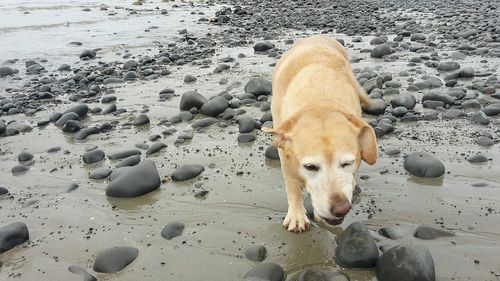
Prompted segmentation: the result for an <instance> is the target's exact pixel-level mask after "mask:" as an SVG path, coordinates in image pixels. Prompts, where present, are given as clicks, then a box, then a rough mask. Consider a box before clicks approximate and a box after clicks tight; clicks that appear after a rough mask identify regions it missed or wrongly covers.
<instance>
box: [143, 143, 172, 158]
mask: <svg viewBox="0 0 500 281" xmlns="http://www.w3.org/2000/svg"><path fill="white" fill-rule="evenodd" d="M165 147H167V145H166V144H164V143H162V142H155V143H153V144H152V145H151V146H150V147H149V148H148V150H146V155H151V154H154V153H157V152H159V151H160V150H162V149H164V148H165Z"/></svg>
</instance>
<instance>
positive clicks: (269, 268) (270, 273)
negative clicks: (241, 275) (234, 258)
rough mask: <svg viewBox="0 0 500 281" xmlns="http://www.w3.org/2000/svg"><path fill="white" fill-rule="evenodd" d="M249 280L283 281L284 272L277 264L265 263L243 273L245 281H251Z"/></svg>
mask: <svg viewBox="0 0 500 281" xmlns="http://www.w3.org/2000/svg"><path fill="white" fill-rule="evenodd" d="M251 278H256V279H253V280H266V281H283V278H285V272H284V271H283V268H282V267H281V266H280V265H279V264H276V263H272V262H266V263H261V264H259V265H257V266H256V267H254V268H253V269H251V270H250V271H248V272H247V273H245V279H250V280H252V279H251ZM259 278H260V279H259Z"/></svg>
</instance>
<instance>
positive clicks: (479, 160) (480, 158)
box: [467, 153, 488, 163]
mask: <svg viewBox="0 0 500 281" xmlns="http://www.w3.org/2000/svg"><path fill="white" fill-rule="evenodd" d="M467 161H469V162H470V163H484V162H488V157H486V156H485V155H484V154H481V153H478V154H476V155H473V156H471V157H469V158H467Z"/></svg>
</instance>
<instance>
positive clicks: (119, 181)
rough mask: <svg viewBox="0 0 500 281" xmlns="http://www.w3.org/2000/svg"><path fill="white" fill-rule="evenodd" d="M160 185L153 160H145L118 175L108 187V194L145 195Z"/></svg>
mask: <svg viewBox="0 0 500 281" xmlns="http://www.w3.org/2000/svg"><path fill="white" fill-rule="evenodd" d="M159 187H160V176H159V175H158V171H157V170H156V166H155V164H154V162H153V161H151V160H144V161H142V162H140V163H139V164H137V165H135V166H133V167H131V168H130V169H129V170H128V171H125V172H123V173H122V174H120V175H118V176H117V177H116V178H115V179H113V180H112V181H111V183H110V184H109V185H108V186H107V187H106V195H107V196H111V197H119V198H132V197H137V196H141V195H144V194H146V193H149V192H151V191H153V190H155V189H157V188H159Z"/></svg>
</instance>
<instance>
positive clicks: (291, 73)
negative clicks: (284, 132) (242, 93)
mask: <svg viewBox="0 0 500 281" xmlns="http://www.w3.org/2000/svg"><path fill="white" fill-rule="evenodd" d="M353 85H354V86H353ZM360 99H361V101H362V102H364V101H365V100H366V94H365V93H364V92H363V91H362V89H361V88H360V87H359V84H358V83H357V81H356V79H355V77H354V74H353V73H352V70H351V67H350V64H349V62H348V59H347V51H346V49H345V48H344V47H343V46H342V45H341V44H340V43H339V42H337V41H336V40H335V39H333V38H330V37H327V36H313V37H309V38H306V39H302V40H299V41H298V42H297V43H296V44H295V45H294V46H293V47H292V48H291V49H290V50H288V51H287V52H285V54H283V56H282V57H281V59H280V60H279V61H278V62H277V64H276V67H275V70H274V73H273V103H272V111H273V118H274V123H275V125H279V124H280V123H281V122H282V121H283V120H285V119H287V118H289V117H291V116H292V115H293V114H294V113H296V112H298V111H300V110H301V109H303V107H304V106H313V107H314V106H316V105H317V106H321V105H322V104H324V103H334V104H337V105H339V106H342V105H345V107H346V108H347V109H346V110H347V111H348V113H351V114H354V115H356V116H360V115H361V106H360ZM284 103H286V106H284Z"/></svg>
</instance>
